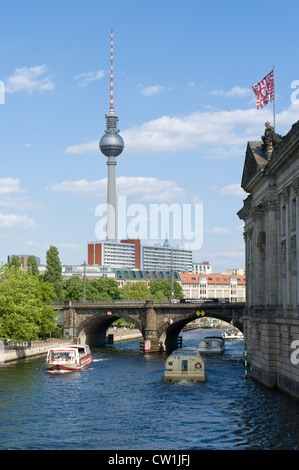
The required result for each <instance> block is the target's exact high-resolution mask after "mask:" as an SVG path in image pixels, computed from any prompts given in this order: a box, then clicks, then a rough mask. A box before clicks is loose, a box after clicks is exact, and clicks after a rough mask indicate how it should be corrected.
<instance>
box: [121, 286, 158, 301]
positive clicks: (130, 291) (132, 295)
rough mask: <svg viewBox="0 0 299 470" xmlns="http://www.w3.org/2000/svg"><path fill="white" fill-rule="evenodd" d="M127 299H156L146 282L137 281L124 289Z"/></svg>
mask: <svg viewBox="0 0 299 470" xmlns="http://www.w3.org/2000/svg"><path fill="white" fill-rule="evenodd" d="M122 290H123V293H124V295H125V298H126V299H128V300H146V299H152V298H154V297H153V296H152V294H151V292H150V290H149V288H148V285H147V283H146V282H145V281H136V282H133V283H132V284H126V285H125V286H124V287H123V288H122Z"/></svg>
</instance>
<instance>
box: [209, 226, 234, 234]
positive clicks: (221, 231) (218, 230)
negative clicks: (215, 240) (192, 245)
mask: <svg viewBox="0 0 299 470" xmlns="http://www.w3.org/2000/svg"><path fill="white" fill-rule="evenodd" d="M205 233H206V234H208V235H226V234H228V233H230V231H229V229H228V228H225V227H214V228H212V229H207V230H205Z"/></svg>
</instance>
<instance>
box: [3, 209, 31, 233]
mask: <svg viewBox="0 0 299 470" xmlns="http://www.w3.org/2000/svg"><path fill="white" fill-rule="evenodd" d="M36 226H37V224H36V222H35V221H34V220H33V219H30V218H29V217H28V216H27V215H24V216H22V215H17V214H3V213H2V212H0V227H1V228H22V229H26V228H33V227H36Z"/></svg>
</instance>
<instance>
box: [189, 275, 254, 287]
mask: <svg viewBox="0 0 299 470" xmlns="http://www.w3.org/2000/svg"><path fill="white" fill-rule="evenodd" d="M200 278H201V279H203V278H205V279H206V281H207V284H219V285H220V284H228V285H229V284H231V280H236V281H237V284H240V285H245V283H246V276H244V275H242V276H239V275H236V274H187V273H180V280H181V282H182V284H198V283H199V281H200Z"/></svg>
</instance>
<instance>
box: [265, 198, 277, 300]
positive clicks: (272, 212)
mask: <svg viewBox="0 0 299 470" xmlns="http://www.w3.org/2000/svg"><path fill="white" fill-rule="evenodd" d="M264 207H265V209H266V210H267V230H266V286H267V292H266V304H267V305H268V306H274V305H275V306H277V305H278V230H277V229H278V227H277V220H278V201H277V196H276V194H272V195H269V196H266V197H265V200H264Z"/></svg>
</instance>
